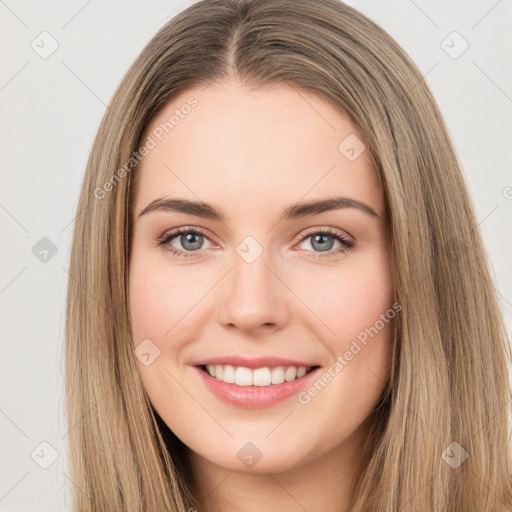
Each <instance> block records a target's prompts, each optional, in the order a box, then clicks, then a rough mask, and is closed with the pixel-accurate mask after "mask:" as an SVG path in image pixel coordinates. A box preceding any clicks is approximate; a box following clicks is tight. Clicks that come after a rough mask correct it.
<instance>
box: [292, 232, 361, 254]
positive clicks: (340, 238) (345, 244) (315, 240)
mask: <svg viewBox="0 0 512 512" xmlns="http://www.w3.org/2000/svg"><path fill="white" fill-rule="evenodd" d="M309 239H311V241H310V242H309V245H310V246H311V247H312V248H313V252H315V255H314V256H313V257H314V258H328V257H331V256H333V255H335V254H339V253H343V252H346V251H348V250H349V249H352V247H353V246H354V242H353V241H352V240H350V239H349V238H347V237H346V236H345V234H344V233H343V232H341V231H338V230H336V229H332V228H326V229H318V228H316V229H315V230H310V231H308V232H307V233H306V234H305V235H303V236H302V238H301V239H300V243H302V242H304V241H306V240H309ZM335 242H338V243H339V247H338V248H337V249H336V250H331V249H332V248H333V246H334V245H335Z"/></svg>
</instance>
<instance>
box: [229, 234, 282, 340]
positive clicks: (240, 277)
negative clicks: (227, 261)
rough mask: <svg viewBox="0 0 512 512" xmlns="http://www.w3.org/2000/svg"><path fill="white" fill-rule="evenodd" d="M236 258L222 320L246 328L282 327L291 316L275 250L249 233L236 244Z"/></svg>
mask: <svg viewBox="0 0 512 512" xmlns="http://www.w3.org/2000/svg"><path fill="white" fill-rule="evenodd" d="M232 261H233V269H232V271H231V272H230V273H229V275H228V276H227V279H228V282H227V283H226V286H225V288H224V290H225V291H224V295H223V297H222V299H221V304H220V308H219V310H220V314H219V320H220V321H221V322H222V323H223V324H224V325H236V326H238V327H239V328H241V329H245V330H252V329H255V328H257V327H259V326H262V325H272V326H274V327H277V326H282V325H283V323H284V322H286V320H287V318H288V306H287V301H288V297H287V293H286V287H285V286H284V285H283V283H281V282H280V280H279V279H278V278H277V277H276V276H275V275H274V272H273V271H272V270H271V269H272V267H273V266H274V265H273V263H272V258H271V251H270V250H268V249H266V248H265V247H264V246H263V245H262V244H260V243H259V242H258V241H257V240H256V239H255V238H253V237H250V236H249V237H246V238H245V239H244V240H243V241H242V242H241V243H240V244H239V245H238V246H237V247H236V249H235V254H233V260H232Z"/></svg>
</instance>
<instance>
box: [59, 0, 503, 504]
mask: <svg viewBox="0 0 512 512" xmlns="http://www.w3.org/2000/svg"><path fill="white" fill-rule="evenodd" d="M230 76H236V77H238V78H239V79H241V80H242V81H243V83H244V84H247V85H248V86H252V87H258V86H260V85H264V84H267V83H277V82H281V83H286V84H289V85H291V86H293V87H295V88H296V89H298V90H301V89H302V90H305V91H309V92H312V93H315V94H318V95H321V96H322V97H323V98H326V99H328V100H330V101H331V102H332V103H333V104H334V105H336V106H337V107H338V108H339V109H341V111H343V112H344V113H345V114H346V115H347V116H348V117H349V118H350V120H351V121H352V122H353V123H354V124H355V126H356V127H357V128H358V129H359V130H360V132H361V133H362V134H364V136H365V139H366V141H367V144H368V148H369V150H370V152H371V156H372V158H373V161H374V166H375V169H376V172H377V173H378V176H379V179H380V181H381V183H382V186H383V189H384V193H385V200H386V206H387V210H388V218H389V223H390V224H389V227H390V253H391V272H392V278H393V282H394V287H395V290H396V299H397V301H398V302H399V303H400V304H401V305H402V311H401V314H400V315H399V317H397V336H396V340H395V344H394V357H393V367H392V372H391V373H392V374H391V377H390V380H389V385H388V387H387V388H386V392H385V393H384V394H383V397H382V400H381V401H380V402H379V404H378V407H376V408H375V411H374V417H375V428H374V432H373V434H372V435H373V436H374V439H375V444H374V449H373V452H372V454H371V457H370V459H369V464H368V465H367V467H366V468H365V470H364V472H363V475H362V478H361V480H360V481H359V482H358V485H357V488H356V490H355V498H354V503H353V508H352V510H353V512H368V511H370V510H371V511H379V512H395V511H397V510H414V511H415V512H418V511H423V510H425V511H429V512H432V511H436V512H437V511H446V512H457V511H464V512H467V511H469V510H475V511H478V512H485V511H495V510H502V509H503V510H505V509H506V508H507V507H510V506H512V502H511V496H512V478H511V476H512V470H511V452H510V443H509V424H508V418H509V412H510V411H509V406H510V400H511V391H510V387H509V378H508V366H507V364H508V363H510V347H509V343H508V339H507V334H506V331H505V328H504V324H503V320H502V316H501V313H500V310H499V305H498V302H497V298H496V292H495V289H494V287H493V283H492V279H491V275H490V272H489V262H488V259H487V256H486V252H485V249H484V246H483V243H482V239H481V236H480V233H479V230H478V227H477V221H476V217H475V214H474V211H473V207H472V205H471V201H470V198H469V194H468V191H467V188H466V185H465V183H464V179H463V177H462V174H461V170H460V165H459V163H458V160H457V157H456V154H455V151H454V149H453V146H452V143H451V141H450V138H449V135H448V133H447V130H446V127H445V124H444V122H443V119H442V116H441V114H440V112H439V109H438V107H437V105H436V103H435V101H434V98H433V96H432V94H431V92H430V90H429V88H428V86H427V84H426V83H425V79H424V77H423V76H422V74H421V73H420V71H419V70H418V69H417V67H416V66H415V64H414V63H413V62H412V61H411V59H410V58H409V57H408V56H407V55H406V54H405V52H404V51H403V50H402V49H401V48H400V46H399V45H398V44H397V43H396V42H395V41H394V40H393V39H392V38H391V37H390V36H389V35H388V34H387V33H386V32H385V31H383V30H382V29H381V28H380V27H378V26H377V25H376V24H375V23H374V22H372V21H371V20H369V19H368V18H366V17H365V16H364V15H362V14H361V13H359V12H358V11H356V10H355V9H353V8H351V7H349V6H347V5H345V4H343V3H341V2H338V1H337V0H270V1H267V0H264V1H261V0H260V1H251V0H203V1H200V2H197V3H195V4H192V5H191V6H189V7H188V8H187V9H185V10H184V11H182V12H181V13H180V14H178V15H177V16H176V17H175V18H173V19H172V20H171V21H169V22H168V23H167V24H166V25H165V26H164V27H163V28H162V29H160V30H159V32H158V33H157V34H156V35H155V36H154V38H153V39H152V40H151V41H150V42H149V43H148V44H147V46H146V47H145V48H144V49H143V51H142V52H141V54H140V55H139V57H138V58H137V59H136V61H135V62H134V63H133V65H132V66H131V67H130V69H129V70H128V72H127V73H126V75H125V77H124V78H123V80H122V82H121V83H120V85H119V86H118V88H117V90H116V92H115V94H114V96H113V98H112V100H111V102H110V104H109V106H108V108H107V111H106V113H105V116H104V118H103V120H102V122H101V126H100V128H99V131H98V133H97V136H96V138H95V141H94V144H93V147H92V150H91V153H90V157H89V160H88V163H87V169H86V173H85V177H84V182H83V186H82V191H81V195H80V200H79V204H78V207H77V218H76V222H75V230H74V236H73V242H72V252H71V261H70V269H69V275H70V277H69V283H68V295H67V312H66V313H67V318H66V343H65V364H66V385H67V388H66V411H67V421H68V427H69V434H68V438H69V461H70V471H71V479H72V481H73V484H74V485H73V486H72V492H73V499H74V509H73V510H76V511H79V512H82V511H86V510H87V511H88V510H116V511H121V510H123V511H135V510H145V511H162V510H172V511H179V512H185V511H187V510H189V507H192V506H194V507H197V508H198V509H201V508H203V509H204V506H201V505H200V504H199V503H197V501H196V500H195V498H194V488H195V487H194V486H195V482H194V475H193V474H191V471H190V468H189V466H188V461H187V457H186V451H185V450H184V446H183V445H182V443H181V442H180V441H179V439H177V438H176V437H175V436H174V434H173V433H172V432H171V431H170V430H169V429H168V428H167V426H166V425H165V424H164V423H163V421H162V420H161V419H160V418H159V417H158V415H157V414H156V412H155V411H154V410H153V408H152V406H151V404H150V402H149V399H148V397H147V395H146V393H145V391H144V389H143V387H142V385H141V381H140V380H139V377H138V374H137V370H136V363H135V358H134V354H133V343H132V339H131V327H130V326H131V323H130V315H129V307H128V293H127V291H128V278H127V276H128V266H129V261H130V243H131V220H130V213H131V201H132V200H133V179H132V175H133V178H135V176H136V174H137V163H138V161H139V158H140V155H139V153H138V152H137V150H138V148H139V147H140V144H141V142H142V141H141V135H142V133H143V130H144V128H145V126H146V125H147V123H148V121H149V120H150V119H151V118H152V117H153V116H154V115H155V113H156V112H157V111H158V110H159V109H160V108H161V107H162V106H163V105H164V104H165V102H166V101H168V100H169V98H171V97H173V96H174V95H176V94H178V93H180V92H182V91H184V90H187V89H189V88H191V87H193V86H198V85H202V84H204V85H206V84H208V83H211V82H213V81H222V80H224V79H226V78H228V77H230ZM452 443H457V445H452ZM463 450H464V451H463ZM454 453H457V454H458V455H457V456H459V455H460V454H465V453H467V459H466V460H464V462H463V463H462V464H460V465H458V467H455V465H454V464H450V463H449V462H450V457H451V456H453V454H454ZM500 507H501V508H500Z"/></svg>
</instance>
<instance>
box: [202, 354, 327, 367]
mask: <svg viewBox="0 0 512 512" xmlns="http://www.w3.org/2000/svg"><path fill="white" fill-rule="evenodd" d="M207 365H231V366H235V367H238V366H243V367H244V368H250V369H252V370H255V369H256V368H265V367H269V368H274V367H276V366H285V367H288V366H295V367H297V368H299V367H301V366H305V367H316V366H320V365H319V364H318V363H317V362H314V361H311V360H306V359H304V360H302V361H301V360H298V359H284V358H280V357H255V358H248V357H243V356H220V357H212V358H208V359H202V360H201V361H197V362H195V363H194V366H207Z"/></svg>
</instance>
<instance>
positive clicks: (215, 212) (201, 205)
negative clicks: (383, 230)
mask: <svg viewBox="0 0 512 512" xmlns="http://www.w3.org/2000/svg"><path fill="white" fill-rule="evenodd" d="M342 208H357V209H358V210H360V211H362V212H364V213H367V214H368V215H370V216H371V217H375V218H377V219H382V216H381V215H379V214H378V213H377V212H376V211H375V210H374V209H373V208H372V207H371V206H368V205H367V204H365V203H363V202H361V201H357V200H356V199H351V198H349V197H332V198H328V199H323V200H320V201H309V202H305V203H296V204H293V205H290V206H288V207H287V208H285V209H284V210H283V211H282V212H281V216H280V218H279V222H281V221H283V220H293V219H298V218H302V217H307V216H309V215H317V214H319V213H322V212H326V211H330V210H338V209H342ZM155 211H169V212H177V213H185V214H189V215H195V216H196V217H203V218H205V219H212V220H218V221H221V222H224V221H225V220H226V216H225V214H224V213H223V212H222V211H221V210H219V209H218V208H216V207H215V206H213V205H211V204H208V203H205V202H203V201H190V200H189V199H178V198H176V199H171V198H165V197H162V198H159V199H155V200H154V201H151V203H149V204H148V205H147V206H146V207H145V208H144V209H143V210H142V211H141V212H140V213H139V215H138V218H140V217H141V216H143V215H146V214H148V213H150V212H155Z"/></svg>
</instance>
